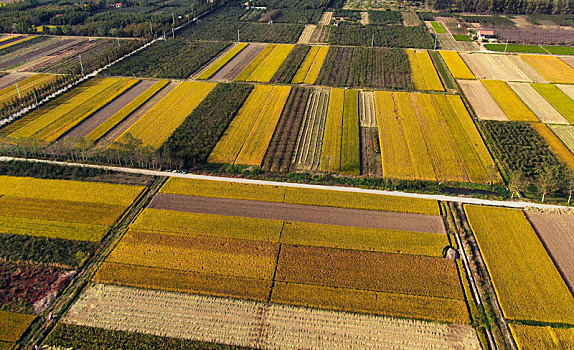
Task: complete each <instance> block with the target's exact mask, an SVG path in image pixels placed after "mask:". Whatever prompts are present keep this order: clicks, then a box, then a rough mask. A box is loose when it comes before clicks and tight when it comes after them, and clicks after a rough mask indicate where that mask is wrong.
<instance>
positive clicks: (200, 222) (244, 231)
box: [131, 208, 283, 242]
mask: <svg viewBox="0 0 574 350" xmlns="http://www.w3.org/2000/svg"><path fill="white" fill-rule="evenodd" d="M282 227H283V221H279V220H267V219H252V218H243V217H236V216H225V215H210V214H196V213H186V212H180V211H171V210H160V209H150V208H147V209H145V210H144V211H143V212H142V213H141V214H140V215H139V216H138V218H137V219H136V221H135V222H134V223H133V224H132V225H131V229H132V230H135V231H146V232H159V233H166V234H170V235H178V236H186V237H202V236H213V237H222V238H235V239H250V240H257V241H266V242H279V234H280V233H281V228H282Z"/></svg>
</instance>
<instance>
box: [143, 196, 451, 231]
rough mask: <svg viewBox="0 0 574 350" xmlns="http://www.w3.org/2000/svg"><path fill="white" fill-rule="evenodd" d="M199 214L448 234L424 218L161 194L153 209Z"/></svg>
mask: <svg viewBox="0 0 574 350" xmlns="http://www.w3.org/2000/svg"><path fill="white" fill-rule="evenodd" d="M149 207H150V208H154V209H167V210H175V211H183V212H189V213H199V214H217V215H227V216H240V217H246V218H254V219H272V220H285V221H296V222H307V223H314V224H328V225H339V226H352V227H366V228H377V229H384V230H397V231H412V232H430V233H445V231H444V225H443V222H442V218H441V217H440V216H429V215H420V214H406V213H393V212H385V211H374V210H360V209H346V208H331V207H318V206H310V205H299V204H289V203H272V202H261V201H252V200H242V199H228V198H212V197H195V196H184V195H177V194H168V193H158V194H157V195H156V196H155V197H154V199H153V200H152V202H151V203H150V205H149Z"/></svg>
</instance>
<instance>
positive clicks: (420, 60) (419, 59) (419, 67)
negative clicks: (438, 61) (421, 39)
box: [406, 49, 444, 91]
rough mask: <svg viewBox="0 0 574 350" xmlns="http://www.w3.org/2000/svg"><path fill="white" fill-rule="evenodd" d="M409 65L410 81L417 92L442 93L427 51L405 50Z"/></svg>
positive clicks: (440, 84) (442, 89) (441, 87)
mask: <svg viewBox="0 0 574 350" xmlns="http://www.w3.org/2000/svg"><path fill="white" fill-rule="evenodd" d="M406 51H407V54H408V55H409V62H410V64H411V72H412V79H413V82H414V84H415V87H416V88H417V89H418V90H425V91H444V87H443V86H442V82H441V81H440V78H439V77H438V73H437V71H436V69H435V66H434V64H433V62H432V60H431V58H430V56H429V53H428V51H427V50H411V49H408V50H406Z"/></svg>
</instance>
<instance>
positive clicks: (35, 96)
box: [34, 89, 38, 106]
mask: <svg viewBox="0 0 574 350" xmlns="http://www.w3.org/2000/svg"><path fill="white" fill-rule="evenodd" d="M34 98H36V106H37V105H38V95H36V89H34Z"/></svg>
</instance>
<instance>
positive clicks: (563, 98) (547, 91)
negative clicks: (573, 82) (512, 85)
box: [532, 84, 574, 124]
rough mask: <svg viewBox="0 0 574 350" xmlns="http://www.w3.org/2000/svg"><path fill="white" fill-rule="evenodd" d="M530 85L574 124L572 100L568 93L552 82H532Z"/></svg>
mask: <svg viewBox="0 0 574 350" xmlns="http://www.w3.org/2000/svg"><path fill="white" fill-rule="evenodd" d="M532 87H533V88H534V89H535V90H536V91H538V93H539V94H540V95H542V97H544V99H545V100H546V101H548V102H550V104H551V105H552V107H554V108H556V110H557V111H558V112H559V113H560V114H562V116H563V117H564V118H566V119H567V120H568V121H569V122H570V123H571V124H574V101H573V100H572V99H571V98H570V97H568V95H566V94H565V93H564V92H563V91H562V90H560V89H559V88H558V87H556V85H552V84H532Z"/></svg>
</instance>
